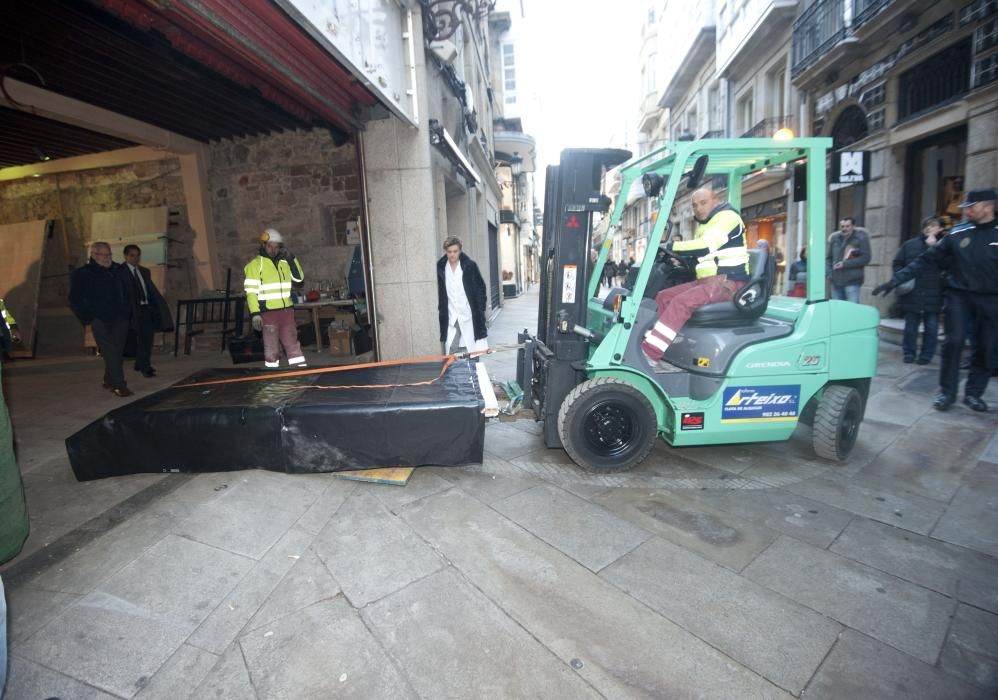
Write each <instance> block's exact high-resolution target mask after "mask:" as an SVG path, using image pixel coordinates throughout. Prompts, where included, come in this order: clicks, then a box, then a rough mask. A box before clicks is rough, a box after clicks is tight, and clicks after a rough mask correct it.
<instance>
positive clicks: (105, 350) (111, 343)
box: [90, 318, 128, 389]
mask: <svg viewBox="0 0 998 700" xmlns="http://www.w3.org/2000/svg"><path fill="white" fill-rule="evenodd" d="M90 327H91V328H92V329H93V331H94V340H96V341H97V347H98V348H99V349H100V354H101V358H102V359H103V360H104V383H105V384H107V385H108V386H110V387H111V388H112V389H125V388H126V387H127V384H126V383H125V371H124V368H123V367H122V362H123V360H122V358H123V357H124V353H125V341H126V340H127V339H128V319H127V318H120V319H116V320H114V321H102V320H100V319H99V318H95V319H94V320H93V323H92V324H91V325H90Z"/></svg>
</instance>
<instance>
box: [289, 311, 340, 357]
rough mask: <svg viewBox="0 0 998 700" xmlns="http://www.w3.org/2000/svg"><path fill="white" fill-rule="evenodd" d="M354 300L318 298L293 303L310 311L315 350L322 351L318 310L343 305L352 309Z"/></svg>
mask: <svg viewBox="0 0 998 700" xmlns="http://www.w3.org/2000/svg"><path fill="white" fill-rule="evenodd" d="M354 303H355V300H354V299H319V301H303V302H301V303H300V304H295V308H296V309H308V310H311V312H312V323H314V324H315V351H316V352H322V329H321V326H320V324H319V312H320V311H322V309H323V308H324V307H327V306H332V307H337V306H339V307H344V306H349V307H350V308H351V309H353V306H354Z"/></svg>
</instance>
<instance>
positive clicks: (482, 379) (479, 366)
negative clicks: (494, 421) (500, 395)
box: [475, 359, 499, 418]
mask: <svg viewBox="0 0 998 700" xmlns="http://www.w3.org/2000/svg"><path fill="white" fill-rule="evenodd" d="M475 372H476V373H477V374H478V387H479V388H480V389H481V391H482V398H483V399H484V400H485V408H483V409H482V413H484V414H485V417H486V418H495V417H496V416H498V415H499V401H498V399H496V392H495V391H494V390H493V389H492V380H491V379H489V372H488V370H487V369H485V362H484V361H483V360H481V359H480V360H479V361H478V362H477V363H476V364H475Z"/></svg>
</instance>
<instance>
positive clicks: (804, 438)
mask: <svg viewBox="0 0 998 700" xmlns="http://www.w3.org/2000/svg"><path fill="white" fill-rule="evenodd" d="M903 430H904V426H901V425H897V424H895V423H887V422H884V421H879V420H876V419H875V418H872V417H870V416H866V417H865V418H864V419H863V423H862V425H861V426H860V430H859V436H858V437H857V438H856V445H855V446H854V447H853V449H852V452H851V453H849V459H848V460H847V461H846V462H844V463H833V462H828V461H826V460H823V459H821V458H819V457H818V456H817V455H816V454H815V453H814V444H813V437H814V433H813V431H812V430H811V428H810V426H807V425H803V424H799V425H798V426H797V429H796V430H795V431H794V433H793V435H792V436H791V437H790V439H789V440H787V441H786V442H767V443H756V444H751V445H745V446H744V447H745V449H746V450H748V451H750V452H761V453H766V454H769V455H771V456H774V457H780V458H783V459H788V460H790V461H792V462H795V463H799V464H801V465H807V466H809V467H823V468H826V469H828V471H829V473H832V474H853V473H855V472H856V471H858V470H859V469H862V468H863V467H864V466H866V465H867V464H869V463H870V462H872V461H873V460H874V459H876V457H877V456H878V455H879V454H880V453H881V452H883V451H884V450H885V449H887V448H888V447H890V446H891V445H892V444H893V443H894V442H895V441H896V440H897V438H898V436H899V435H900V434H901V432H902V431H903ZM774 485H777V486H779V485H781V484H774Z"/></svg>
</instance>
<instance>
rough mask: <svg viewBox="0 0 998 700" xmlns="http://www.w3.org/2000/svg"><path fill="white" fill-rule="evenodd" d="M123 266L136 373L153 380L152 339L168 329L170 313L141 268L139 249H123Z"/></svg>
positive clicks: (160, 295) (148, 275)
mask: <svg viewBox="0 0 998 700" xmlns="http://www.w3.org/2000/svg"><path fill="white" fill-rule="evenodd" d="M124 254H125V264H124V265H122V266H121V271H122V273H123V274H124V276H125V277H126V278H127V280H128V285H127V286H128V288H129V290H130V291H131V294H130V298H131V302H132V323H131V326H132V329H133V330H134V331H135V371H137V372H141V373H142V376H143V377H155V376H156V370H155V369H154V368H153V366H152V361H151V355H152V339H153V334H154V333H155V332H156V331H166V330H170V328H171V327H172V325H173V324H172V323H171V322H170V310H169V307H168V306H167V305H166V300H165V299H163V295H162V294H160V293H159V290H158V289H156V285H155V284H153V281H152V276H151V275H150V273H149V269H148V268H146V267H142V265H141V262H142V249H141V248H139V247H138V246H137V245H134V244H131V243H130V244H129V245H126V246H125V250H124Z"/></svg>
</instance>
